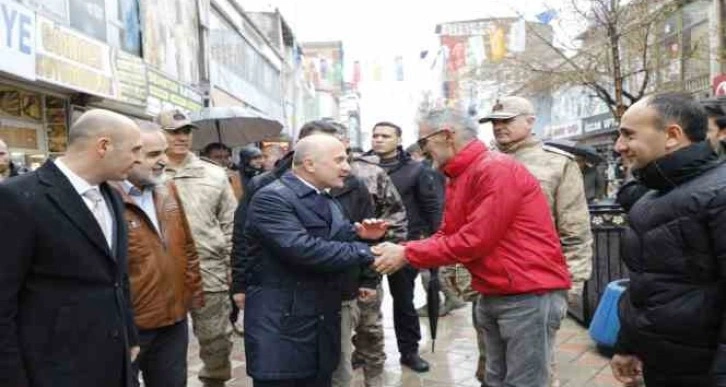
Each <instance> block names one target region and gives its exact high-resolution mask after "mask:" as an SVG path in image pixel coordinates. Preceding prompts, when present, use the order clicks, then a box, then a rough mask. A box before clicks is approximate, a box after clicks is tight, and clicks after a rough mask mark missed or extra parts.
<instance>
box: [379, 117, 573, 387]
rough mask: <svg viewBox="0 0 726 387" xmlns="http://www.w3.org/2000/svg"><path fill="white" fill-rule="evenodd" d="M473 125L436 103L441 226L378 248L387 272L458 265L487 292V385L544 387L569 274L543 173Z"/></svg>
mask: <svg viewBox="0 0 726 387" xmlns="http://www.w3.org/2000/svg"><path fill="white" fill-rule="evenodd" d="M477 129H478V127H477V125H476V123H475V122H474V121H473V120H471V119H470V118H468V117H467V116H465V115H462V114H460V113H458V112H456V111H453V110H448V109H447V110H438V111H433V112H431V113H429V114H428V115H426V116H425V117H424V118H423V119H422V120H421V122H420V124H419V130H420V132H419V140H418V143H419V146H420V147H421V148H422V149H424V150H425V151H426V152H428V153H429V154H430V155H431V156H432V158H433V160H434V163H435V164H436V166H437V167H438V168H440V169H441V170H442V171H443V172H444V173H445V174H446V175H447V176H448V177H449V183H448V186H447V190H446V207H445V210H444V219H443V222H442V226H441V228H440V230H439V231H438V232H437V233H436V234H435V235H434V236H432V237H431V238H428V239H423V240H420V241H413V242H408V243H406V244H405V246H402V245H395V244H391V243H384V244H381V245H378V246H377V247H375V248H374V253H375V254H376V255H378V259H377V260H376V262H375V264H374V266H375V268H376V269H377V270H378V271H379V272H381V273H383V274H389V273H391V272H395V271H396V270H398V269H399V268H401V267H403V266H404V265H405V264H406V263H410V264H411V265H413V266H414V267H417V268H420V269H424V268H432V267H439V266H446V265H453V264H456V263H461V264H463V265H464V266H466V268H467V269H468V270H469V271H470V272H471V275H472V286H473V288H474V289H475V290H476V291H478V292H479V293H480V294H481V296H480V297H481V299H480V302H479V303H478V307H477V311H476V313H477V324H481V328H482V329H483V330H484V331H485V332H486V334H485V340H486V343H487V348H486V349H487V353H486V360H487V366H486V370H487V374H486V377H485V383H484V385H486V386H490V387H500V386H505V385H506V386H538V387H545V386H547V385H548V380H549V359H550V355H551V353H552V351H553V349H554V337H555V333H556V332H557V330H558V329H559V327H560V322H561V321H562V318H563V317H564V314H565V313H566V310H567V300H566V291H567V289H569V288H570V285H571V284H570V275H569V273H568V270H567V265H566V263H565V258H564V255H563V253H562V250H561V247H560V241H559V237H558V236H557V231H556V230H555V226H554V224H553V222H552V216H551V215H550V212H549V206H548V204H547V199H546V198H545V196H544V193H543V192H542V189H541V188H540V185H539V183H538V182H537V180H536V179H535V178H534V177H533V176H532V175H531V174H530V173H529V172H528V171H527V168H526V167H525V166H523V165H522V164H520V163H519V162H517V161H515V160H514V159H513V158H511V157H509V156H507V155H504V154H500V153H494V152H490V151H489V150H488V149H487V147H486V146H485V145H484V144H483V143H482V142H481V141H479V140H478V139H477Z"/></svg>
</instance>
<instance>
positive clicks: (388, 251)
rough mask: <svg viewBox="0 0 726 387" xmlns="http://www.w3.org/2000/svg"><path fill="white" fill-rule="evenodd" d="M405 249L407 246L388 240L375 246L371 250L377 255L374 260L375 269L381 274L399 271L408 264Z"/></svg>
mask: <svg viewBox="0 0 726 387" xmlns="http://www.w3.org/2000/svg"><path fill="white" fill-rule="evenodd" d="M405 251H406V248H405V247H403V246H401V245H397V244H394V243H388V242H385V243H381V244H380V245H377V246H373V247H372V248H371V252H372V253H373V255H375V256H376V257H377V258H376V260H375V261H374V262H373V269H374V270H375V271H377V272H379V273H381V274H393V273H395V272H397V271H398V270H400V269H401V268H402V267H404V266H406V264H408V261H407V260H406V254H405Z"/></svg>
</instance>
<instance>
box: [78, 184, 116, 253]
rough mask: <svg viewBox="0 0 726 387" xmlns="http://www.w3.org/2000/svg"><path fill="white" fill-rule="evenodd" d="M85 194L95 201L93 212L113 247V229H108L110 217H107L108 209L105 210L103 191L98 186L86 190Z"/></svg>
mask: <svg viewBox="0 0 726 387" xmlns="http://www.w3.org/2000/svg"><path fill="white" fill-rule="evenodd" d="M83 196H85V197H86V198H88V199H89V200H90V201H91V202H92V203H93V205H92V206H91V212H92V213H93V216H94V217H95V218H96V222H98V226H99V227H101V231H102V232H103V236H104V238H106V243H108V245H109V247H111V235H110V234H111V231H110V230H109V229H108V219H106V217H107V215H106V211H104V208H103V206H105V203H104V201H103V195H101V191H100V190H99V189H98V188H91V189H89V190H88V191H86V192H84V193H83Z"/></svg>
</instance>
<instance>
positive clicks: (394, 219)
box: [350, 158, 407, 387]
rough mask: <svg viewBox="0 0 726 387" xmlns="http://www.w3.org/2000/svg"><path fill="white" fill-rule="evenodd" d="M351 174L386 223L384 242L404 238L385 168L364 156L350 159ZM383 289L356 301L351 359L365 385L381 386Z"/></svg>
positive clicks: (401, 212)
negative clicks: (370, 297)
mask: <svg viewBox="0 0 726 387" xmlns="http://www.w3.org/2000/svg"><path fill="white" fill-rule="evenodd" d="M350 166H351V173H352V174H353V175H355V176H358V177H359V178H361V179H362V180H363V181H364V182H365V183H366V187H367V188H368V190H369V191H370V193H371V196H372V197H373V203H374V208H375V213H376V218H379V219H385V220H386V221H388V223H389V228H388V235H387V236H386V241H389V242H394V243H396V242H401V241H404V240H406V235H407V220H406V208H405V207H404V205H403V201H402V200H401V196H400V195H399V194H398V191H397V190H396V187H395V186H394V185H393V182H392V181H391V178H390V177H388V174H387V173H386V171H384V170H383V168H381V167H379V166H378V165H377V164H375V163H372V162H370V161H368V160H366V159H364V158H356V159H353V160H351V163H350ZM382 300H383V288H382V287H381V285H380V284H379V285H378V291H377V294H376V299H375V301H373V302H368V303H363V302H359V303H358V308H359V320H358V324H357V327H356V329H355V332H356V334H355V336H354V337H353V344H354V346H355V352H354V353H353V358H354V359H355V360H357V361H360V362H361V363H362V364H363V375H364V377H365V385H366V387H381V386H383V366H384V363H385V362H386V353H385V351H384V338H383V315H382V313H381V303H382Z"/></svg>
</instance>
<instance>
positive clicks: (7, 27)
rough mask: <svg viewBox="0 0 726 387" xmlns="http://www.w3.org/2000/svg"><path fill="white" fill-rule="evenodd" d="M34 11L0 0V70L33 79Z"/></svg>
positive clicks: (7, 0) (8, 0) (12, 2)
mask: <svg viewBox="0 0 726 387" xmlns="http://www.w3.org/2000/svg"><path fill="white" fill-rule="evenodd" d="M35 32H36V27H35V13H34V12H32V11H30V10H29V9H27V8H25V7H24V6H22V5H20V4H18V3H15V2H14V1H11V0H0V58H2V60H0V70H2V71H5V72H8V73H10V74H14V75H17V76H20V77H23V78H27V79H30V80H35Z"/></svg>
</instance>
